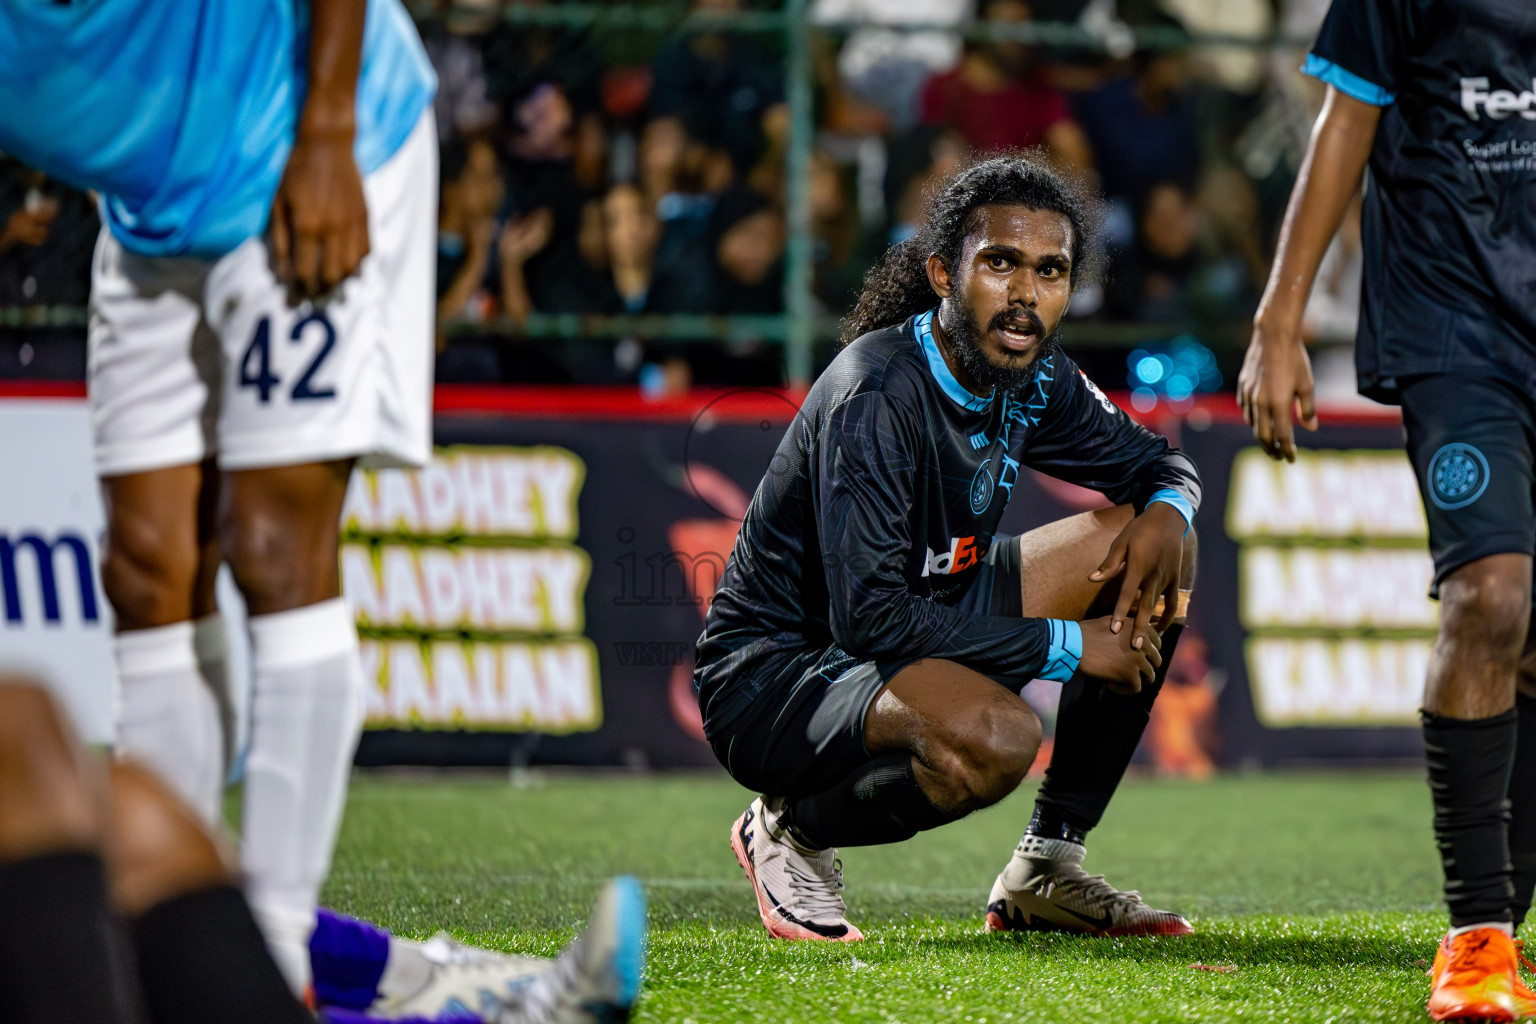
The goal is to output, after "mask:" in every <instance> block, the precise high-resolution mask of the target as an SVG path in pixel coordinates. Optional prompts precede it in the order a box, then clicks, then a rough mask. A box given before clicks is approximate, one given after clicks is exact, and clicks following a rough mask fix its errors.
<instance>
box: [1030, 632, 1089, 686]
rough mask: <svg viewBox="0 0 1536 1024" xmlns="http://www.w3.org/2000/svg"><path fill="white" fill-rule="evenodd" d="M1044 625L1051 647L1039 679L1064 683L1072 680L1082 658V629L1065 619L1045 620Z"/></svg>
mask: <svg viewBox="0 0 1536 1024" xmlns="http://www.w3.org/2000/svg"><path fill="white" fill-rule="evenodd" d="M1045 624H1046V626H1047V627H1049V629H1050V634H1051V646H1050V649H1049V650H1048V651H1047V652H1046V656H1045V668H1043V669H1041V670H1040V678H1041V679H1054V680H1055V681H1056V682H1058V683H1064V682H1066V681H1067V680H1069V679H1071V678H1072V674H1073V673H1074V672H1076V671H1077V663H1078V662H1079V661H1081V660H1082V658H1083V627H1082V626H1079V625H1078V624H1077V623H1075V622H1071V621H1068V620H1066V619H1046V620H1045Z"/></svg>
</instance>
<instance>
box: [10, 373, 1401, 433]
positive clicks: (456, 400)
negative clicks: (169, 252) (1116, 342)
mask: <svg viewBox="0 0 1536 1024" xmlns="http://www.w3.org/2000/svg"><path fill="white" fill-rule="evenodd" d="M84 397H85V384H84V382H82V381H55V380H0V400H4V399H11V398H84ZM1111 397H1113V399H1114V400H1115V402H1116V403H1117V404H1118V405H1119V406H1120V407H1121V408H1123V409H1125V410H1126V411H1128V412H1131V414H1132V415H1133V416H1135V417H1136V418H1137V419H1138V420H1141V421H1142V422H1145V423H1148V424H1150V425H1152V426H1159V425H1161V424H1163V423H1165V422H1168V421H1173V422H1175V423H1177V422H1180V421H1184V422H1187V421H1188V420H1189V419H1190V417H1191V416H1194V417H1195V418H1196V419H1199V418H1201V417H1205V416H1208V417H1210V421H1211V422H1217V423H1240V422H1242V419H1243V416H1242V413H1241V411H1239V409H1238V407H1237V401H1236V400H1235V398H1234V397H1233V396H1232V395H1228V394H1218V395H1201V396H1199V397H1198V398H1196V399H1194V400H1193V401H1192V402H1191V403H1190V405H1189V407H1188V408H1187V409H1182V410H1176V409H1173V408H1171V407H1169V406H1167V405H1164V404H1160V405H1159V406H1158V407H1157V408H1155V409H1153V410H1152V411H1151V412H1149V413H1136V412H1134V411H1133V410H1132V408H1131V403H1130V396H1129V395H1127V394H1124V393H1118V392H1117V393H1115V394H1113V395H1112V396H1111ZM804 400H805V394H804V393H803V392H798V391H790V390H787V389H780V388H734V389H719V390H715V389H704V388H698V389H695V390H692V391H689V392H687V393H685V394H682V395H669V396H667V397H665V398H650V397H647V396H646V395H645V394H644V393H642V392H641V391H640V389H639V388H633V387H581V386H538V385H515V384H439V385H438V386H437V389H436V392H435V397H434V408H435V410H436V411H437V412H439V413H449V414H452V415H482V416H512V417H517V418H519V419H567V418H581V419H601V420H648V421H687V420H692V419H693V418H695V417H696V416H698V415H699V414H700V413H703V412H704V411H705V410H706V409H707V410H709V412H710V414H711V415H714V416H718V417H719V418H720V419H722V420H724V421H727V422H751V421H753V420H763V419H766V420H768V421H769V422H772V423H788V422H789V421H790V420H791V419H793V418H794V415H795V411H796V410H797V409H799V408H800V403H801V402H803V401H804ZM1318 415H1319V417H1321V419H1322V421H1323V423H1324V425H1326V426H1391V425H1393V424H1396V423H1400V422H1402V416H1401V414H1400V412H1399V410H1398V409H1396V408H1395V407H1392V406H1381V407H1380V408H1379V409H1373V408H1370V407H1368V406H1367V407H1362V406H1359V405H1353V404H1350V405H1343V406H1330V405H1328V404H1326V403H1323V404H1320V405H1319V407H1318ZM1300 433H1301V436H1303V437H1305V436H1306V432H1305V431H1301V432H1300Z"/></svg>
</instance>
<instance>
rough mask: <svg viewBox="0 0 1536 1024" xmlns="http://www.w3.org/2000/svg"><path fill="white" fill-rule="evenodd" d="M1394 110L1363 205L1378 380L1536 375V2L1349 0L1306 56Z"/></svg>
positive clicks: (1394, 386) (1384, 123) (1368, 343)
mask: <svg viewBox="0 0 1536 1024" xmlns="http://www.w3.org/2000/svg"><path fill="white" fill-rule="evenodd" d="M1303 70H1304V71H1306V72H1307V73H1308V74H1312V75H1315V76H1317V77H1318V78H1321V79H1323V80H1324V81H1326V82H1329V83H1330V84H1332V85H1334V86H1336V87H1337V88H1338V89H1339V90H1340V91H1342V92H1344V93H1347V94H1348V95H1351V96H1353V97H1354V98H1356V99H1359V100H1363V101H1365V102H1367V103H1373V104H1375V105H1377V106H1380V107H1382V108H1383V110H1382V113H1381V122H1380V126H1379V127H1378V129H1377V131H1376V140H1375V143H1374V146H1373V148H1372V150H1371V158H1370V178H1369V184H1368V187H1367V189H1366V194H1365V209H1364V215H1363V228H1364V244H1365V247H1366V259H1365V280H1364V291H1363V297H1362V299H1361V311H1360V314H1361V315H1360V328H1359V336H1358V339H1357V342H1356V362H1357V364H1358V368H1359V374H1360V390H1361V392H1362V393H1364V394H1366V395H1369V396H1371V397H1373V398H1378V399H1380V400H1382V401H1389V402H1396V401H1397V391H1398V383H1397V382H1398V381H1399V380H1400V379H1402V378H1406V377H1411V376H1415V375H1421V374H1439V373H1451V374H1464V375H1471V376H1491V377H1502V378H1504V379H1506V380H1509V381H1510V382H1511V383H1513V384H1515V385H1516V386H1517V387H1520V388H1526V389H1528V388H1532V387H1536V2H1533V0H1334V2H1333V6H1332V8H1331V9H1330V10H1329V12H1328V17H1327V19H1326V20H1325V21H1324V22H1323V27H1322V30H1321V32H1320V33H1319V34H1318V38H1317V43H1316V45H1315V46H1314V47H1313V49H1312V53H1311V55H1310V56H1309V57H1308V58H1307V63H1306V65H1305V66H1304V68H1303Z"/></svg>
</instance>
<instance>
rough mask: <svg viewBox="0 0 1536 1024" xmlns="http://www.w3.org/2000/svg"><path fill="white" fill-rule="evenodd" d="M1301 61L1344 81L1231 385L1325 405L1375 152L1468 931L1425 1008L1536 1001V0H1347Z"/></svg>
mask: <svg viewBox="0 0 1536 1024" xmlns="http://www.w3.org/2000/svg"><path fill="white" fill-rule="evenodd" d="M1303 70H1305V71H1306V72H1308V73H1309V74H1312V75H1315V76H1317V77H1318V78H1320V79H1322V80H1323V81H1324V82H1326V83H1328V86H1329V88H1328V94H1327V98H1326V100H1325V102H1324V104H1323V110H1322V114H1321V115H1320V117H1319V118H1318V121H1317V125H1316V127H1315V128H1314V129H1313V133H1312V142H1311V146H1310V147H1309V149H1308V153H1307V157H1306V161H1305V163H1304V164H1303V165H1302V169H1301V174H1300V176H1299V177H1298V179H1297V182H1296V187H1295V190H1294V192H1293V193H1292V194H1291V204H1290V209H1289V211H1288V212H1287V214H1286V220H1285V226H1284V229H1283V231H1282V234H1281V240H1280V247H1279V251H1278V253H1277V254H1276V256H1275V265H1274V269H1273V271H1272V272H1271V275H1270V280H1269V287H1268V288H1267V289H1266V291H1265V294H1264V298H1263V300H1262V302H1261V304H1260V307H1259V311H1258V313H1257V315H1256V317H1255V319H1254V335H1253V341H1252V344H1251V345H1250V347H1249V350H1248V356H1247V360H1246V362H1245V364H1244V367H1243V372H1242V376H1241V378H1240V380H1239V385H1238V394H1239V398H1240V400H1241V402H1242V404H1243V410H1244V415H1245V416H1246V418H1247V419H1248V421H1249V423H1250V424H1252V425H1253V428H1254V433H1255V435H1256V436H1257V437H1258V438H1259V440H1260V441H1261V442H1262V443H1263V444H1264V446H1265V448H1266V450H1267V451H1268V452H1269V454H1270V455H1272V456H1273V457H1275V458H1277V459H1279V458H1284V459H1287V460H1293V459H1294V458H1295V442H1294V439H1293V435H1292V425H1291V417H1292V414H1293V410H1294V409H1295V407H1297V406H1298V405H1299V413H1300V418H1301V421H1302V422H1303V424H1305V425H1306V426H1308V427H1309V428H1312V429H1315V428H1316V423H1317V414H1316V410H1315V409H1314V407H1313V401H1312V372H1311V367H1310V365H1309V363H1308V360H1307V354H1306V349H1305V347H1304V346H1303V344H1302V340H1301V315H1302V307H1303V305H1304V304H1305V302H1306V298H1307V293H1308V291H1309V290H1310V289H1311V286H1312V280H1313V278H1314V276H1315V275H1316V273H1317V267H1318V263H1319V261H1320V260H1321V258H1322V255H1323V250H1324V249H1325V248H1326V247H1327V245H1328V241H1329V239H1330V238H1331V237H1332V236H1333V233H1334V232H1335V231H1336V230H1337V228H1338V225H1339V222H1340V220H1341V218H1342V216H1343V213H1344V209H1345V207H1346V205H1347V204H1348V203H1349V201H1350V199H1351V197H1352V195H1353V193H1354V191H1355V189H1356V188H1357V187H1359V185H1360V182H1361V176H1362V173H1363V172H1364V170H1365V169H1366V167H1367V164H1368V165H1369V169H1370V176H1369V183H1368V186H1367V188H1366V192H1365V207H1364V221H1363V227H1364V244H1365V246H1366V253H1367V258H1366V260H1365V282H1364V291H1363V297H1362V302H1361V305H1362V308H1361V315H1360V329H1359V336H1358V338H1357V339H1356V363H1357V366H1358V370H1359V378H1360V391H1361V392H1362V393H1363V394H1365V395H1368V396H1370V397H1372V398H1376V399H1378V400H1380V401H1384V402H1391V403H1395V404H1400V405H1401V406H1402V409H1403V423H1404V426H1405V428H1406V434H1407V442H1408V454H1409V457H1410V459H1411V461H1412V462H1413V468H1414V471H1415V474H1416V476H1417V477H1418V482H1419V490H1420V493H1421V494H1422V496H1423V499H1424V511H1425V514H1426V516H1427V517H1428V521H1429V545H1430V551H1431V553H1432V554H1433V556H1434V560H1435V577H1434V580H1435V582H1434V588H1433V589H1432V591H1431V593H1432V594H1434V595H1437V596H1438V597H1439V599H1440V605H1441V624H1440V634H1439V637H1438V638H1437V639H1436V641H1435V647H1434V653H1433V655H1432V656H1431V658H1430V664H1429V679H1428V682H1427V685H1426V687H1425V692H1424V708H1423V712H1422V717H1423V728H1424V749H1425V751H1426V753H1427V755H1428V761H1429V778H1430V789H1431V791H1432V794H1433V798H1434V807H1435V816H1434V827H1435V839H1436V842H1437V844H1438V846H1439V848H1440V855H1441V859H1442V861H1443V864H1444V868H1445V899H1446V903H1447V904H1448V905H1449V907H1450V913H1451V929H1450V931H1449V933H1448V934H1447V935H1446V937H1445V939H1444V940H1443V941H1442V942H1441V944H1440V951H1439V953H1438V955H1437V956H1436V957H1435V964H1434V968H1433V970H1432V972H1431V973H1432V975H1433V982H1432V986H1433V990H1432V992H1431V994H1430V999H1429V1012H1430V1016H1432V1017H1433V1018H1435V1019H1436V1020H1470V1019H1479V1020H1483V1019H1487V1020H1499V1021H1507V1020H1513V1019H1516V1018H1519V1017H1526V1016H1531V1015H1536V997H1533V996H1532V994H1531V992H1530V991H1529V990H1527V989H1526V988H1525V987H1524V986H1523V985H1522V984H1521V983H1520V980H1519V976H1518V973H1517V969H1516V965H1517V960H1516V952H1515V947H1514V945H1513V944H1512V942H1511V936H1512V934H1513V931H1514V929H1515V928H1516V927H1518V926H1519V924H1520V922H1521V920H1522V919H1523V918H1524V917H1525V914H1526V911H1527V910H1528V909H1529V908H1530V903H1531V889H1532V886H1533V884H1536V645H1533V640H1536V632H1533V631H1532V630H1531V629H1530V624H1531V554H1532V550H1533V547H1536V515H1533V513H1532V480H1533V464H1536V401H1533V398H1532V394H1533V388H1536V81H1533V74H1536V7H1533V6H1532V5H1531V3H1530V0H1334V4H1333V7H1332V9H1331V10H1330V11H1329V13H1328V17H1327V20H1326V21H1325V22H1324V23H1323V28H1322V31H1321V33H1320V34H1319V36H1318V40H1317V44H1316V45H1315V46H1314V47H1313V50H1312V53H1311V55H1310V56H1309V57H1308V58H1307V63H1306V66H1305V67H1304V68H1303ZM1517 691H1518V696H1517ZM1511 810H1512V811H1513V815H1512V816H1511Z"/></svg>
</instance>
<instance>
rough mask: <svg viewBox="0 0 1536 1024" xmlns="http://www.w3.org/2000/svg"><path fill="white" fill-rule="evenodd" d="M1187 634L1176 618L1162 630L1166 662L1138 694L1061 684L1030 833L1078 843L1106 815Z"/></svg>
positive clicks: (1094, 685) (1089, 685)
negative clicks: (1047, 761)
mask: <svg viewBox="0 0 1536 1024" xmlns="http://www.w3.org/2000/svg"><path fill="white" fill-rule="evenodd" d="M1183 632H1184V624H1183V623H1182V622H1175V623H1174V624H1173V625H1171V626H1169V627H1168V629H1167V630H1166V631H1165V632H1164V633H1163V644H1162V648H1161V651H1162V655H1163V663H1162V665H1161V666H1159V667H1158V669H1157V672H1156V674H1155V675H1154V676H1153V678H1152V682H1151V683H1149V684H1147V685H1144V686H1142V688H1141V691H1140V692H1139V693H1131V694H1124V693H1115V692H1114V691H1112V690H1110V689H1109V688H1108V687H1107V686H1101V685H1099V684H1097V683H1067V684H1066V685H1065V686H1063V687H1062V688H1061V703H1060V705H1058V707H1057V711H1056V738H1055V744H1054V746H1053V747H1052V749H1051V763H1050V766H1049V767H1048V768H1046V770H1045V781H1044V782H1043V783H1041V785H1040V795H1039V796H1038V797H1037V798H1036V800H1035V813H1034V816H1033V817H1032V818H1031V819H1030V822H1029V828H1028V830H1027V831H1028V832H1029V834H1031V835H1037V836H1044V837H1047V838H1050V839H1072V841H1073V842H1078V843H1080V842H1082V841H1083V836H1084V835H1085V834H1086V833H1087V832H1088V830H1089V829H1091V828H1093V827H1094V826H1095V825H1097V824H1098V823H1099V820H1100V819H1101V818H1103V817H1104V810H1105V808H1107V807H1108V806H1109V801H1110V800H1111V799H1112V798H1113V797H1114V795H1115V790H1116V789H1117V788H1119V786H1120V780H1121V779H1122V778H1123V777H1124V776H1125V770H1126V769H1127V768H1129V767H1130V764H1131V758H1132V757H1133V756H1135V754H1136V746H1137V744H1139V743H1140V742H1141V734H1142V733H1143V732H1145V731H1146V729H1147V721H1148V720H1149V719H1150V718H1151V716H1152V704H1153V702H1154V701H1155V700H1157V694H1158V692H1159V691H1160V690H1161V689H1162V688H1163V680H1164V679H1167V678H1168V668H1169V666H1170V665H1172V664H1173V652H1174V650H1175V649H1176V648H1177V647H1178V645H1179V637H1180V636H1181V635H1182V634H1183Z"/></svg>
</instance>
